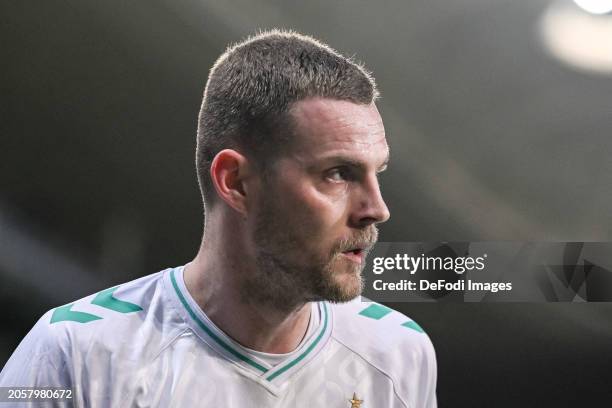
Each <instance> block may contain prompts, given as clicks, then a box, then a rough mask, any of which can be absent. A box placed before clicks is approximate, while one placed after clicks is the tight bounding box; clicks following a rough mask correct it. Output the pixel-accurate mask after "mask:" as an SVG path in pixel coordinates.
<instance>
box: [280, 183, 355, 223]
mask: <svg viewBox="0 0 612 408" xmlns="http://www.w3.org/2000/svg"><path fill="white" fill-rule="evenodd" d="M343 190H344V189H343ZM347 197H348V194H346V193H345V192H344V191H343V192H335V194H329V193H328V192H322V191H321V190H319V189H317V188H316V187H315V186H312V185H303V186H301V187H300V188H299V189H297V190H296V191H295V194H294V196H293V199H292V200H291V203H290V205H291V207H290V208H294V209H295V212H294V213H295V215H296V216H297V217H300V218H302V217H303V221H304V223H305V224H306V225H310V227H311V228H313V229H320V230H325V231H329V230H330V229H331V230H333V229H335V228H339V227H341V226H343V225H344V224H346V222H345V218H346V217H347Z"/></svg>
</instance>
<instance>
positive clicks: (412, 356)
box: [0, 267, 436, 408]
mask: <svg viewBox="0 0 612 408" xmlns="http://www.w3.org/2000/svg"><path fill="white" fill-rule="evenodd" d="M312 305H313V311H314V313H318V314H319V316H318V319H317V324H316V327H313V328H311V330H310V335H309V336H308V337H307V338H306V339H305V340H304V341H302V343H301V344H300V345H299V346H298V348H297V349H296V350H295V351H294V352H292V353H289V354H287V355H286V356H285V357H284V358H283V359H282V360H281V361H279V362H276V363H275V364H271V363H270V361H269V360H268V359H265V358H262V357H261V355H259V356H258V354H257V353H253V352H252V351H251V350H249V349H247V348H245V347H243V346H241V345H240V344H238V343H237V342H235V341H234V340H232V339H231V338H230V337H229V336H227V335H226V334H225V333H223V332H222V331H221V330H220V329H219V328H218V327H216V326H215V324H214V323H213V322H212V321H210V319H208V317H207V316H206V315H205V314H204V312H203V311H202V310H201V309H200V308H199V307H198V306H197V304H196V302H195V301H194V300H193V298H192V297H191V296H190V294H189V293H188V291H187V290H186V288H185V284H184V282H183V267H179V268H173V269H167V270H165V271H161V272H158V273H155V274H153V275H149V276H146V277H143V278H140V279H137V280H135V281H132V282H129V283H126V284H123V285H120V286H117V287H114V288H110V289H107V290H104V291H102V292H99V293H97V294H94V295H91V296H88V297H85V298H83V299H81V300H78V301H76V302H74V303H71V304H68V305H65V306H61V307H58V308H56V309H53V310H51V311H49V312H47V313H46V314H45V315H44V316H43V317H42V318H41V319H40V320H39V321H38V323H36V325H35V326H34V328H33V329H32V330H31V331H30V333H29V334H28V335H27V336H26V337H25V338H24V340H23V341H22V342H21V344H20V345H19V347H18V348H17V349H16V351H15V352H14V354H13V355H12V357H11V358H10V359H9V361H8V362H7V364H6V366H5V367H4V369H3V370H2V373H1V374H0V386H2V387H9V386H10V387H28V386H29V387H33V386H38V387H60V388H70V389H72V390H73V398H72V404H74V406H77V407H92V408H96V407H113V408H115V407H215V408H218V407H227V408H244V407H288V408H289V407H291V408H294V407H308V408H312V407H325V408H351V407H360V408H391V407H393V408H399V407H403V408H408V407H409V408H428V407H435V406H436V395H435V388H436V360H435V354H434V349H433V346H432V344H431V341H430V340H429V338H428V337H427V335H426V334H425V333H424V332H423V330H422V329H421V328H420V327H419V325H418V324H416V323H415V322H414V321H412V320H410V319H408V318H407V317H405V316H404V315H402V314H400V313H398V312H396V311H393V310H391V309H389V308H387V307H385V306H382V305H380V304H377V303H373V302H361V300H360V299H359V298H357V299H356V300H353V301H351V302H348V303H344V304H331V303H328V302H318V303H313V304H312ZM56 405H57V406H64V405H61V404H60V403H56ZM18 406H23V405H18Z"/></svg>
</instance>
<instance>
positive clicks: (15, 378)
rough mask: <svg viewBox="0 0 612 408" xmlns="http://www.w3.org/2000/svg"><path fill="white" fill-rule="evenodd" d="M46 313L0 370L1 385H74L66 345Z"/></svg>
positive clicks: (70, 386) (70, 387)
mask: <svg viewBox="0 0 612 408" xmlns="http://www.w3.org/2000/svg"><path fill="white" fill-rule="evenodd" d="M49 319H50V312H49V313H46V314H45V315H44V316H43V317H42V318H41V319H40V320H39V321H38V322H37V323H36V324H35V325H34V327H33V328H32V330H30V332H29V333H28V334H27V335H26V336H25V338H24V339H23V340H22V341H21V343H20V344H19V346H17V349H16V350H15V351H14V352H13V354H12V355H11V357H10V358H9V360H8V361H7V363H6V365H5V366H4V368H3V369H2V372H1V373H0V387H57V388H63V389H72V388H73V387H72V380H71V375H70V370H69V367H70V366H71V365H70V364H69V361H68V356H67V353H65V352H64V351H65V350H66V348H65V347H62V346H63V345H62V344H61V343H62V342H61V341H60V340H59V338H60V336H59V333H57V331H56V330H55V329H54V328H52V327H51V325H50V323H49Z"/></svg>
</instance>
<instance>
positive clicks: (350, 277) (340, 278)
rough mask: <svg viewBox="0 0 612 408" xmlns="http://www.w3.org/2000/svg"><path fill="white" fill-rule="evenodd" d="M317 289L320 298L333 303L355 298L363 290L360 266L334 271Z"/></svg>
mask: <svg viewBox="0 0 612 408" xmlns="http://www.w3.org/2000/svg"><path fill="white" fill-rule="evenodd" d="M322 283H323V285H322V287H321V288H320V289H322V290H321V291H319V294H320V295H321V299H323V300H327V301H329V302H334V303H344V302H349V301H351V300H353V299H355V298H356V297H357V296H359V295H361V292H362V290H363V280H362V278H361V268H356V269H355V268H354V267H353V268H351V270H347V269H346V268H343V270H342V271H334V273H333V274H332V275H331V276H329V277H328V279H325V281H324V282H322Z"/></svg>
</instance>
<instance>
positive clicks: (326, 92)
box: [196, 30, 378, 207]
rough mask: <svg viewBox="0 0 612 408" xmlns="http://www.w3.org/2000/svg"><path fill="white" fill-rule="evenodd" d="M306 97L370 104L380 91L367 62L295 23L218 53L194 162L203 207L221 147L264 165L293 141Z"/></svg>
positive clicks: (210, 192) (200, 119) (208, 200)
mask: <svg viewBox="0 0 612 408" xmlns="http://www.w3.org/2000/svg"><path fill="white" fill-rule="evenodd" d="M309 97H324V98H332V99H339V100H348V101H351V102H354V103H357V104H370V103H372V102H373V101H374V100H376V98H377V97H378V91H377V89H376V84H375V82H374V79H373V78H372V76H371V75H370V73H369V72H368V71H366V70H365V69H364V67H363V66H362V65H360V64H358V63H356V62H354V61H352V60H351V59H350V58H346V57H344V56H342V55H340V54H339V53H338V52H336V51H335V50H333V49H332V48H330V47H329V46H328V45H326V44H323V43H322V42H320V41H318V40H315V39H314V38H312V37H309V36H305V35H302V34H298V33H296V32H292V31H280V30H271V31H266V32H262V33H260V34H257V35H255V36H253V37H250V38H248V39H246V40H245V41H242V42H240V43H238V44H236V45H234V46H231V47H229V48H228V49H227V50H226V51H225V52H224V53H223V55H221V56H220V57H219V59H218V60H217V61H216V62H215V64H214V66H213V67H212V69H211V71H210V75H209V77H208V82H207V83H206V88H205V90H204V98H203V100H202V108H201V110H200V115H199V117H198V137H197V149H196V166H197V173H198V182H199V184H200V190H201V192H202V197H203V200H204V205H205V207H206V206H207V204H208V203H211V202H212V201H211V198H212V197H214V196H215V195H216V194H215V193H214V189H213V186H212V182H211V179H210V165H211V163H212V160H213V159H214V157H215V156H216V155H217V153H219V152H220V151H221V150H223V149H227V148H231V149H236V150H239V151H240V152H241V153H242V154H244V155H245V156H247V157H249V158H251V159H253V160H254V162H255V163H256V164H257V165H258V166H260V168H261V169H262V170H264V169H265V167H266V164H267V163H266V160H270V159H271V158H274V157H275V155H277V154H278V152H279V151H280V150H281V149H283V148H284V147H287V145H289V144H290V143H289V142H290V137H291V131H290V129H291V121H290V118H289V115H288V114H287V113H288V111H289V109H290V108H291V105H292V104H293V103H295V102H297V101H300V100H303V99H306V98H309Z"/></svg>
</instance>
